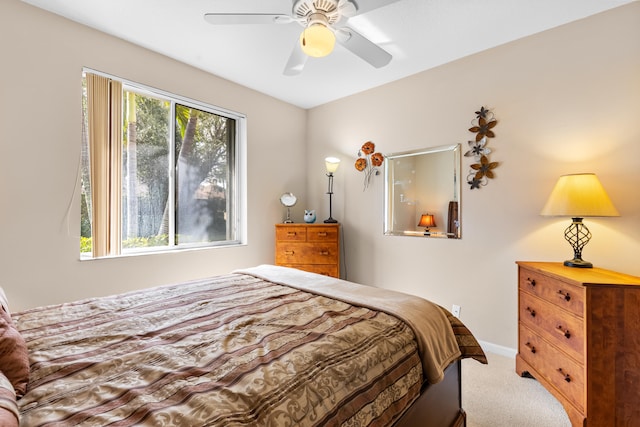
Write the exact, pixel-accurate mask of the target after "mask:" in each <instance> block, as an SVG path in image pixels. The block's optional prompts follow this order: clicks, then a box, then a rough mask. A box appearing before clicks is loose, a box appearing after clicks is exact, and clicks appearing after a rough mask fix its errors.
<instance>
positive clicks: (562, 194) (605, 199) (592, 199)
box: [540, 173, 620, 268]
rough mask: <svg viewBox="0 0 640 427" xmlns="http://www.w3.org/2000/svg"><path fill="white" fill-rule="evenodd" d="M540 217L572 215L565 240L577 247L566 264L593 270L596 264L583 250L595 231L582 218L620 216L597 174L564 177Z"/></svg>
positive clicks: (559, 180)
mask: <svg viewBox="0 0 640 427" xmlns="http://www.w3.org/2000/svg"><path fill="white" fill-rule="evenodd" d="M540 214H541V215H543V216H568V217H571V218H572V219H573V222H572V223H571V225H569V227H567V229H566V230H565V231H564V238H565V239H566V240H567V242H569V244H570V245H571V247H572V248H573V259H571V260H567V261H565V262H564V265H566V266H568V267H580V268H591V267H593V264H591V263H590V262H588V261H584V260H583V259H582V249H583V248H584V246H585V245H586V244H587V243H589V240H590V239H591V232H590V231H589V229H588V228H587V226H586V225H584V224H583V223H582V219H583V218H584V217H591V216H595V217H598V216H602V217H606V216H619V215H620V214H619V213H618V211H617V210H616V208H615V207H614V206H613V203H611V199H610V198H609V196H608V195H607V192H606V191H605V190H604V187H603V186H602V184H601V183H600V180H599V179H598V177H597V176H596V175H595V174H593V173H580V174H571V175H563V176H561V177H560V178H559V179H558V182H557V183H556V185H555V187H554V188H553V191H551V195H550V196H549V199H548V200H547V203H546V204H545V205H544V208H542V212H540Z"/></svg>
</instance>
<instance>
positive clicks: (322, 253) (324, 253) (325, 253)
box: [320, 251, 329, 256]
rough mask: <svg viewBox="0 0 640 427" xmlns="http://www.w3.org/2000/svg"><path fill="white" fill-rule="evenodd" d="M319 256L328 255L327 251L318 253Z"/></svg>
mask: <svg viewBox="0 0 640 427" xmlns="http://www.w3.org/2000/svg"><path fill="white" fill-rule="evenodd" d="M320 255H324V256H327V255H329V251H320Z"/></svg>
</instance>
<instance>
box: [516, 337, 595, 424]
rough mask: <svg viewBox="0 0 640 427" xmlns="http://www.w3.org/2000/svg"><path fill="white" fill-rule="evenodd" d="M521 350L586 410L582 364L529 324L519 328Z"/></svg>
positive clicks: (546, 375) (524, 355) (538, 368)
mask: <svg viewBox="0 0 640 427" xmlns="http://www.w3.org/2000/svg"><path fill="white" fill-rule="evenodd" d="M518 352H519V354H520V357H522V358H523V359H524V360H525V361H526V362H527V363H529V365H531V366H532V367H533V368H534V369H535V370H536V371H537V372H538V373H539V374H540V375H542V376H543V377H544V379H545V380H546V381H548V382H550V383H551V384H552V385H553V386H554V387H555V388H556V389H557V390H558V391H560V393H561V394H562V395H563V396H565V397H566V398H567V400H569V401H570V402H571V403H573V404H574V405H575V406H576V407H577V408H578V410H579V411H581V412H584V403H585V402H584V384H585V378H584V377H585V372H584V368H583V366H582V365H580V364H578V363H576V362H575V361H574V360H572V359H571V358H570V357H567V355H566V354H564V353H562V352H561V351H559V350H558V349H557V348H555V347H554V346H553V345H552V344H550V343H549V342H547V341H545V340H544V339H543V338H541V337H540V336H539V335H538V334H537V333H536V332H534V331H533V330H531V329H529V328H527V327H526V326H521V327H520V338H519V343H518ZM532 374H535V373H532Z"/></svg>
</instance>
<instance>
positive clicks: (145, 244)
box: [80, 234, 169, 253]
mask: <svg viewBox="0 0 640 427" xmlns="http://www.w3.org/2000/svg"><path fill="white" fill-rule="evenodd" d="M91 242H92V241H91V237H80V253H85V252H91ZM168 244H169V236H167V235H166V234H162V235H160V236H151V237H134V238H131V239H127V240H125V241H123V242H122V248H151V247H155V246H167V245H168Z"/></svg>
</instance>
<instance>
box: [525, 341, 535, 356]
mask: <svg viewBox="0 0 640 427" xmlns="http://www.w3.org/2000/svg"><path fill="white" fill-rule="evenodd" d="M524 346H525V347H527V348H528V349H529V351H531V353H535V352H536V348H535V346H533V345H532V344H531V343H529V342H528V343H526V344H525V345H524Z"/></svg>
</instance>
